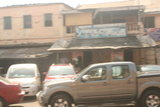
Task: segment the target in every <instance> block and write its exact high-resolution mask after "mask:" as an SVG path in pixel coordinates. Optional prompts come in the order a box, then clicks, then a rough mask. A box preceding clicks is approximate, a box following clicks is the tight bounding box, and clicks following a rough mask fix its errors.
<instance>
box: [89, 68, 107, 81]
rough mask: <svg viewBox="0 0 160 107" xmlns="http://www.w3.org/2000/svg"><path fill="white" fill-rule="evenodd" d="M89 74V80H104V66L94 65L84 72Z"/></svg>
mask: <svg viewBox="0 0 160 107" xmlns="http://www.w3.org/2000/svg"><path fill="white" fill-rule="evenodd" d="M86 75H88V76H89V81H97V80H105V79H106V67H96V68H93V69H91V70H89V72H88V73H87V74H86Z"/></svg>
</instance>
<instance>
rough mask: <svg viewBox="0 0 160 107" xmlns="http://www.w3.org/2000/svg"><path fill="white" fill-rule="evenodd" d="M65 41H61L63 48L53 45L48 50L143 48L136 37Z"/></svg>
mask: <svg viewBox="0 0 160 107" xmlns="http://www.w3.org/2000/svg"><path fill="white" fill-rule="evenodd" d="M64 41H65V40H64ZM64 41H61V42H62V43H63V44H64V45H63V46H62V45H61V46H60V45H59V46H58V47H57V46H55V45H54V44H53V45H52V46H51V47H50V48H49V49H48V50H49V51H54V50H81V49H105V48H110V49H119V48H136V47H142V44H141V42H140V41H139V40H138V39H137V38H136V36H127V37H116V38H115V37H114V38H92V39H78V38H74V39H72V40H70V41H68V40H66V41H67V42H64ZM65 43H67V44H65Z"/></svg>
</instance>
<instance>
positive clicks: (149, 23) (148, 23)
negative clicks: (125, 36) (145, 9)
mask: <svg viewBox="0 0 160 107" xmlns="http://www.w3.org/2000/svg"><path fill="white" fill-rule="evenodd" d="M144 27H145V28H154V27H155V17H154V16H150V17H145V18H144Z"/></svg>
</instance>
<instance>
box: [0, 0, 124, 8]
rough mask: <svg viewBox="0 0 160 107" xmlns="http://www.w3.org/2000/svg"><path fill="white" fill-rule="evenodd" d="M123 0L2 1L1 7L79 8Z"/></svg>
mask: <svg viewBox="0 0 160 107" xmlns="http://www.w3.org/2000/svg"><path fill="white" fill-rule="evenodd" d="M114 1H123V0H0V7H6V6H11V5H24V4H37V3H65V4H67V5H69V6H71V7H77V6H78V5H82V4H94V3H104V2H114Z"/></svg>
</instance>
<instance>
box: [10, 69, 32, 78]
mask: <svg viewBox="0 0 160 107" xmlns="http://www.w3.org/2000/svg"><path fill="white" fill-rule="evenodd" d="M8 77H9V78H31V77H35V72H34V69H31V68H13V69H11V70H10V71H9V74H8Z"/></svg>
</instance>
